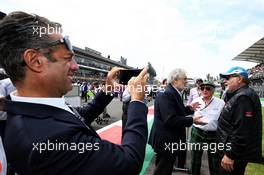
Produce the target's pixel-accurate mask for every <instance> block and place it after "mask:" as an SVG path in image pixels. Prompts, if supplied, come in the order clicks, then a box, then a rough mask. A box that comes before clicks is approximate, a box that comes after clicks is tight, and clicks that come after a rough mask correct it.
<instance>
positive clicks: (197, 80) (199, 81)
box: [195, 78, 203, 84]
mask: <svg viewBox="0 0 264 175" xmlns="http://www.w3.org/2000/svg"><path fill="white" fill-rule="evenodd" d="M195 83H196V84H199V83H203V79H201V78H198V79H196V82H195Z"/></svg>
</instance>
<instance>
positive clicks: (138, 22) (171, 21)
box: [1, 0, 264, 78]
mask: <svg viewBox="0 0 264 175" xmlns="http://www.w3.org/2000/svg"><path fill="white" fill-rule="evenodd" d="M205 4H206V5H208V4H209V5H210V8H208V9H207V8H206V6H205ZM238 4H239V5H243V4H248V2H246V1H239V2H238V1H236V0H231V1H230V0H229V1H220V0H216V1H213V2H212V1H201V0H192V1H188V2H186V1H171V0H166V1H164V0H133V1H129V0H111V1H109V0H96V1H93V0H86V1H78V0H68V1H62V0H59V1H52V0H46V1H36V0H18V1H17V0H9V1H5V2H4V3H3V6H2V5H1V6H2V7H3V11H7V12H11V11H14V10H23V11H26V12H30V13H36V14H39V15H42V16H45V17H47V18H49V19H51V20H54V21H58V22H60V23H61V24H63V28H64V33H65V34H67V35H70V38H71V40H72V42H73V44H74V45H76V46H78V47H82V48H84V46H88V47H90V48H92V49H95V50H98V51H99V52H102V54H103V55H104V56H107V55H111V59H115V60H117V59H119V58H120V56H121V55H122V56H123V57H126V58H128V64H129V65H131V66H134V67H143V66H144V65H145V64H146V62H147V61H150V62H151V63H152V64H153V66H154V68H156V70H157V73H158V76H159V77H165V76H166V75H167V74H168V73H169V71H171V70H172V69H173V68H176V67H181V68H184V69H186V70H187V72H188V73H189V76H190V77H203V78H205V75H206V74H207V73H211V74H212V75H218V74H219V72H221V71H223V70H226V69H228V68H229V67H230V66H231V65H233V64H246V66H251V65H252V64H249V63H238V62H234V61H231V59H232V58H233V57H234V56H236V55H237V54H239V53H240V52H242V51H243V50H244V49H245V48H247V47H249V46H250V45H251V44H253V43H254V42H256V41H257V40H258V39H260V38H261V37H263V26H262V25H261V24H263V23H261V21H260V20H261V18H257V17H259V16H258V15H256V16H255V15H254V14H252V13H251V12H250V11H249V12H244V11H243V10H242V11H241V12H238V13H241V15H240V18H239V19H238V18H237V16H235V17H233V16H232V13H230V14H229V13H228V14H224V13H221V9H222V8H223V9H224V8H225V7H233V6H234V7H235V6H236V5H238ZM261 4H264V3H263V1H260V0H255V1H252V2H251V3H250V5H251V7H256V8H257V6H261ZM185 8H186V9H188V11H184V10H185ZM214 9H215V10H216V12H217V13H216V14H218V13H219V17H214V18H212V17H211V16H207V14H208V13H207V10H210V11H212V10H214ZM187 12H188V13H187ZM209 14H210V13H209ZM252 17H256V18H254V20H253V21H254V22H251V18H252ZM258 20H259V21H258ZM256 21H258V22H259V23H258V24H257V23H255V22H256ZM241 24H243V25H241ZM237 26H241V27H242V28H238V27H237Z"/></svg>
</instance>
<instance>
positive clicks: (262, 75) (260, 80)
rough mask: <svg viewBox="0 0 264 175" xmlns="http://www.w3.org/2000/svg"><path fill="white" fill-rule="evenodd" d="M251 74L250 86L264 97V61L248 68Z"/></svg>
mask: <svg viewBox="0 0 264 175" xmlns="http://www.w3.org/2000/svg"><path fill="white" fill-rule="evenodd" d="M248 72H249V74H250V79H251V84H250V86H251V87H252V88H253V89H254V90H255V91H256V92H257V93H258V95H259V96H260V97H264V63H260V64H258V65H256V66H255V67H253V68H251V69H249V70H248Z"/></svg>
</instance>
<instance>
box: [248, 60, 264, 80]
mask: <svg viewBox="0 0 264 175" xmlns="http://www.w3.org/2000/svg"><path fill="white" fill-rule="evenodd" d="M248 72H249V75H250V76H251V79H259V78H264V63H260V64H258V65H256V66H255V67H253V68H251V69H249V70H248Z"/></svg>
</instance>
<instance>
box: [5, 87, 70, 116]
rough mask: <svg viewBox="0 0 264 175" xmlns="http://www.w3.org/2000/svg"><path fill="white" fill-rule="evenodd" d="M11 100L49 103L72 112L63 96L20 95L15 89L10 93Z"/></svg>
mask: <svg viewBox="0 0 264 175" xmlns="http://www.w3.org/2000/svg"><path fill="white" fill-rule="evenodd" d="M10 97H11V99H12V101H19V102H27V103H36V104H43V105H49V106H53V107H57V108H61V109H64V110H65V111H68V112H70V113H72V114H74V112H72V110H71V109H70V108H69V106H68V105H66V102H65V99H64V97H61V98H35V97H20V96H17V95H16V91H14V92H12V93H11V94H10Z"/></svg>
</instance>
